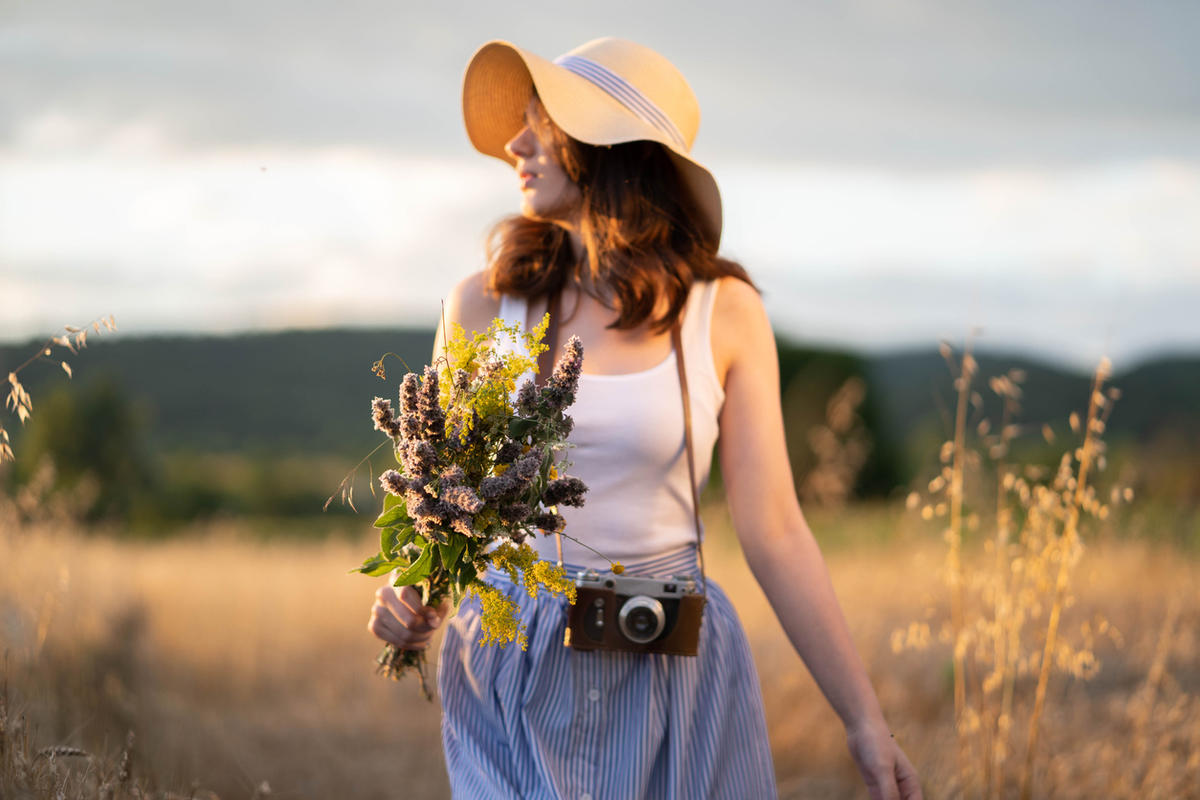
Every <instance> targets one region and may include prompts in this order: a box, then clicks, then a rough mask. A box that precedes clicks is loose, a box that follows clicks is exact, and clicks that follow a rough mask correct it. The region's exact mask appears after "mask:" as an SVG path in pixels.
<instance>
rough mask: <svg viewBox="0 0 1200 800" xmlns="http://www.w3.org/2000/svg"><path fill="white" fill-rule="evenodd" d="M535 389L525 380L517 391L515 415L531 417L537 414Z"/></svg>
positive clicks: (531, 382) (530, 381)
mask: <svg viewBox="0 0 1200 800" xmlns="http://www.w3.org/2000/svg"><path fill="white" fill-rule="evenodd" d="M537 398H538V394H537V387H536V386H534V385H533V381H532V380H526V381H525V382H524V383H522V384H521V388H520V389H519V390H518V391H517V413H519V414H520V415H521V416H523V417H532V416H533V415H534V414H536V413H537Z"/></svg>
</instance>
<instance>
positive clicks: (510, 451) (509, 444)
mask: <svg viewBox="0 0 1200 800" xmlns="http://www.w3.org/2000/svg"><path fill="white" fill-rule="evenodd" d="M519 455H521V444H520V442H514V441H513V440H512V439H509V440H508V441H506V442H505V443H504V444H502V445H500V449H499V450H498V451H497V452H496V463H497V464H511V463H512V462H514V461H516V459H517V456H519Z"/></svg>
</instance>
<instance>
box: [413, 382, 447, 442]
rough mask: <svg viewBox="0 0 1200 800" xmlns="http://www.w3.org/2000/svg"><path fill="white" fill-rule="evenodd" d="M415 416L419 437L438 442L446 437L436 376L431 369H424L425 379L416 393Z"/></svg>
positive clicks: (444, 418) (444, 419)
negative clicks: (419, 432)
mask: <svg viewBox="0 0 1200 800" xmlns="http://www.w3.org/2000/svg"><path fill="white" fill-rule="evenodd" d="M417 416H418V418H419V419H420V423H421V435H422V436H424V437H425V438H426V439H432V440H434V441H438V440H440V439H442V438H443V437H444V436H445V435H446V417H445V414H443V413H442V407H441V405H440V404H439V403H438V375H437V370H436V369H434V368H433V367H425V377H424V378H423V379H422V380H421V388H420V390H419V391H418V392H417Z"/></svg>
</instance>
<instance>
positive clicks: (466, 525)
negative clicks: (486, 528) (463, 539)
mask: <svg viewBox="0 0 1200 800" xmlns="http://www.w3.org/2000/svg"><path fill="white" fill-rule="evenodd" d="M450 527H451V528H453V529H454V530H456V531H458V532H459V533H461V534H462V535H463V536H475V535H477V534H476V531H475V529H474V528H472V527H471V518H470V517H455V518H454V519H452V520H450Z"/></svg>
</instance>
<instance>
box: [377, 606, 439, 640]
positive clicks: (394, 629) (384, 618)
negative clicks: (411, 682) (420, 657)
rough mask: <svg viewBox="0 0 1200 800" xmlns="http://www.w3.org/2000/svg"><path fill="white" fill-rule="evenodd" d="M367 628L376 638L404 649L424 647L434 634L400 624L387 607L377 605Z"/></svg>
mask: <svg viewBox="0 0 1200 800" xmlns="http://www.w3.org/2000/svg"><path fill="white" fill-rule="evenodd" d="M367 630H369V631H370V632H371V633H372V634H373V635H374V636H375V637H376V638H378V639H382V640H383V641H385V642H387V643H388V644H393V645H395V646H396V647H399V648H401V649H402V650H418V649H424V647H425V646H427V645H428V644H429V639H430V636H431V635H432V634H416V633H413V632H412V631H411V630H409V629H408V628H406V627H404V626H403V625H401V624H400V621H399V620H398V619H396V618H395V617H394V616H392V613H391V612H390V611H388V610H387V609H384V608H381V607H376V608H375V609H373V610H372V612H371V618H370V619H369V620H368V621H367Z"/></svg>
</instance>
